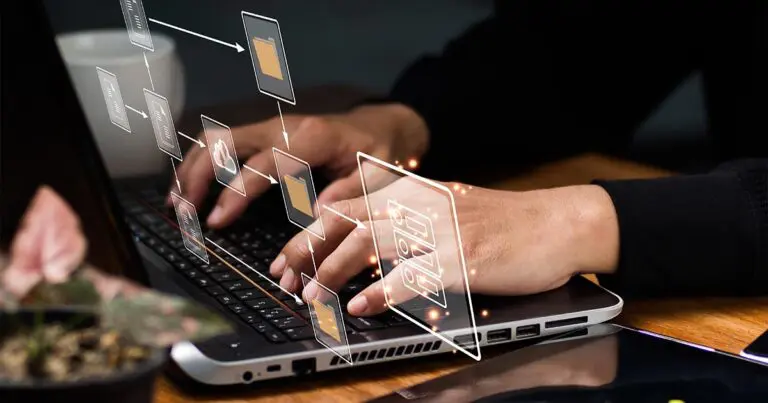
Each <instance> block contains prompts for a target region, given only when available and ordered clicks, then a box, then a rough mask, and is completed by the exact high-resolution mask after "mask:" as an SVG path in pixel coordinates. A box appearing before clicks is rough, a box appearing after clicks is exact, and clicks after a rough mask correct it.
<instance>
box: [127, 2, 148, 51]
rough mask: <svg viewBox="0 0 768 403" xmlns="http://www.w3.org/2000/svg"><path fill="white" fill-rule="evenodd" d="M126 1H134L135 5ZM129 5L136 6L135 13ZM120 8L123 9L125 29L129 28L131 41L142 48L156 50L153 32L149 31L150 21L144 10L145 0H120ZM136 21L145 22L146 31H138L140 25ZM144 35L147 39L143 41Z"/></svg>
mask: <svg viewBox="0 0 768 403" xmlns="http://www.w3.org/2000/svg"><path fill="white" fill-rule="evenodd" d="M126 3H133V5H130V4H126ZM129 7H135V9H134V12H133V13H131V12H130V11H131V10H130V9H129ZM120 8H121V9H122V10H123V19H124V20H125V29H127V30H128V39H129V40H130V41H131V43H132V44H134V45H136V46H138V47H140V48H142V49H146V50H148V51H150V52H154V51H155V45H154V44H153V43H152V33H151V32H149V23H148V22H147V14H146V13H145V12H144V2H143V0H133V1H131V0H120ZM137 20H138V21H137ZM134 22H138V24H144V31H145V33H140V32H138V31H137V30H136V29H137V28H138V27H137V26H136V25H135V24H134ZM137 37H139V38H137ZM142 37H143V38H146V40H143V41H142V40H141V38H142Z"/></svg>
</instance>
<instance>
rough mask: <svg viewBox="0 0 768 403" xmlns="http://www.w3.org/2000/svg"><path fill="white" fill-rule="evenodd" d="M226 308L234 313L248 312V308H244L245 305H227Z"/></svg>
mask: <svg viewBox="0 0 768 403" xmlns="http://www.w3.org/2000/svg"><path fill="white" fill-rule="evenodd" d="M227 308H229V309H230V310H232V312H234V313H238V314H239V313H245V312H248V308H246V307H245V305H242V304H229V305H227Z"/></svg>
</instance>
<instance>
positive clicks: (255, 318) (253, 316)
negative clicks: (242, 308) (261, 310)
mask: <svg viewBox="0 0 768 403" xmlns="http://www.w3.org/2000/svg"><path fill="white" fill-rule="evenodd" d="M240 318H241V319H242V320H244V321H245V323H258V322H261V316H259V314H257V313H253V312H243V313H241V314H240Z"/></svg>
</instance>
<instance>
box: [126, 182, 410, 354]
mask: <svg viewBox="0 0 768 403" xmlns="http://www.w3.org/2000/svg"><path fill="white" fill-rule="evenodd" d="M120 202H121V204H122V205H123V208H124V210H125V213H126V220H127V223H128V226H129V228H130V230H131V232H132V234H133V236H134V239H136V240H137V241H138V242H141V243H142V244H144V245H146V246H147V247H149V248H150V249H152V250H153V251H155V252H156V253H157V254H158V255H160V256H161V257H162V258H163V259H165V260H166V261H167V262H168V263H169V264H170V265H171V266H172V267H174V268H175V269H176V270H177V271H178V272H180V273H182V274H183V275H184V277H186V278H187V280H188V281H190V282H192V283H193V284H195V285H196V286H197V287H199V288H201V289H203V290H205V291H206V292H207V293H208V294H209V295H210V296H211V297H213V298H214V299H215V300H216V301H218V303H219V304H221V305H223V306H226V307H227V308H228V309H229V310H230V311H232V312H233V313H234V314H235V315H236V316H237V317H238V318H239V319H240V320H241V321H243V322H244V323H246V324H247V325H249V326H250V327H252V328H253V329H254V330H256V332H258V333H259V334H261V335H263V336H264V339H265V340H267V341H269V342H271V343H284V342H287V341H298V340H308V339H314V337H315V336H314V332H313V330H312V323H311V320H310V316H309V308H308V307H307V306H306V304H302V305H299V304H298V303H297V302H296V301H295V300H294V298H293V297H292V296H291V295H288V294H286V293H284V292H282V291H281V290H280V289H279V288H278V287H277V286H276V285H275V284H274V283H273V282H271V281H269V280H267V279H266V278H269V279H272V278H271V276H270V274H269V265H270V264H271V263H272V260H274V258H275V257H277V254H278V253H279V252H280V250H281V249H282V248H283V246H284V245H285V244H286V242H288V241H289V240H290V239H291V237H292V236H293V235H294V234H295V233H296V230H297V229H294V228H293V227H292V226H290V224H284V225H280V224H271V223H261V224H259V225H254V224H246V225H243V224H240V225H235V226H233V227H232V228H228V229H226V230H224V231H211V230H207V229H206V228H203V231H204V235H205V237H206V238H209V239H210V240H212V241H213V242H215V243H216V244H217V245H219V246H221V247H222V248H224V249H226V250H227V251H228V252H229V254H231V255H233V256H236V257H237V259H235V258H234V257H233V256H230V255H229V254H227V253H225V252H223V251H221V250H220V249H219V248H217V247H215V246H213V245H210V244H209V245H208V250H209V253H208V255H209V263H208V264H206V263H205V262H204V261H202V260H200V259H199V258H198V257H197V256H195V255H194V254H192V253H191V252H190V251H188V250H187V249H186V247H185V246H184V243H183V241H182V239H181V234H180V232H179V229H178V227H177V225H176V220H175V215H174V212H173V209H169V208H167V207H166V206H165V197H164V196H163V195H162V194H160V193H159V192H157V191H154V190H145V191H141V192H140V193H139V194H121V195H120ZM201 224H202V222H201ZM211 252H212V253H211ZM214 254H215V255H214ZM238 259H239V260H240V261H242V262H244V263H246V264H247V265H248V266H250V267H251V268H253V269H254V270H256V271H257V272H258V273H256V272H254V271H252V270H251V269H250V268H248V267H245V266H244V265H243V264H241V263H240V262H238ZM225 262H226V263H225ZM230 266H231V267H230ZM232 267H234V268H235V269H236V270H237V271H239V272H240V273H242V274H240V273H238V272H237V271H235V270H233V269H232ZM259 273H260V274H259ZM243 275H245V277H247V278H248V279H245V278H243ZM366 276H367V277H368V281H365V277H366ZM265 277H266V278H265ZM371 277H372V275H371V274H369V271H366V274H361V275H360V276H357V278H355V279H353V281H351V282H350V283H348V284H347V285H346V286H345V287H344V288H343V289H342V290H341V291H340V292H339V299H340V301H341V306H342V307H345V306H346V303H347V302H348V301H349V299H351V298H352V297H353V296H354V295H355V294H356V293H358V292H359V291H361V290H363V288H365V287H366V286H367V285H368V284H370V283H371V281H372V278H371ZM249 280H250V281H249ZM273 281H274V282H275V283H277V281H275V280H274V279H273ZM253 283H255V284H257V285H258V287H256V286H254V284H253ZM344 318H345V323H346V324H347V326H346V329H347V333H356V332H362V331H372V330H379V329H384V328H387V327H391V326H401V325H407V321H406V320H405V319H403V318H401V317H400V316H398V315H396V314H392V313H385V314H383V315H379V316H377V317H372V318H371V317H367V318H357V317H353V316H349V315H348V314H346V313H345V314H344Z"/></svg>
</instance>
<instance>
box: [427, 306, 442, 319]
mask: <svg viewBox="0 0 768 403" xmlns="http://www.w3.org/2000/svg"><path fill="white" fill-rule="evenodd" d="M438 318H440V312H437V309H433V310H431V311H429V319H431V320H437V319H438Z"/></svg>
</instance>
